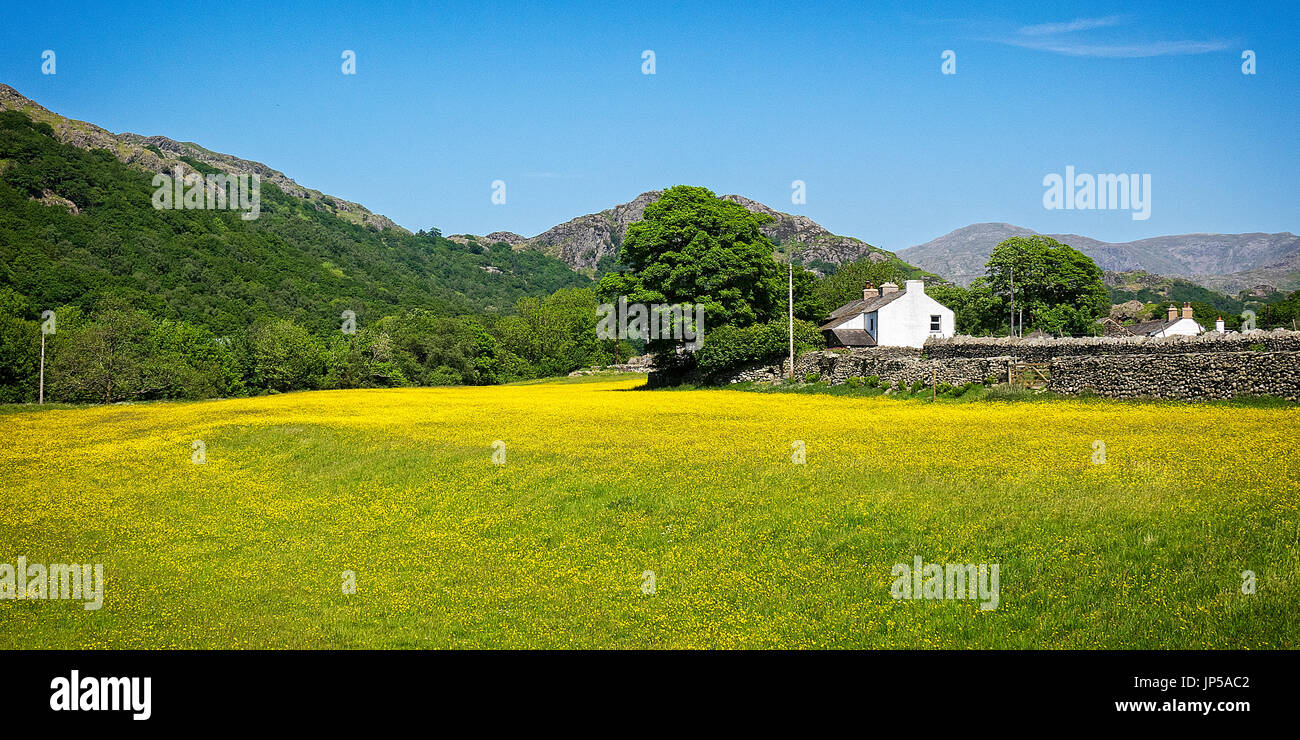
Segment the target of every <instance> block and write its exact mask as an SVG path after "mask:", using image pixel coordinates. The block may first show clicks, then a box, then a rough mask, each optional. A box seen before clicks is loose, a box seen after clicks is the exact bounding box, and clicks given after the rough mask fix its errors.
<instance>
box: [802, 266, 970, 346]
mask: <svg viewBox="0 0 1300 740" xmlns="http://www.w3.org/2000/svg"><path fill="white" fill-rule="evenodd" d="M955 328H956V317H955V316H954V314H953V312H952V310H951V309H949V308H948V307H947V306H944V305H943V304H942V303H940V302H938V301H936V300H935V299H933V298H931V297H930V296H928V295H926V294H925V283H924V282H922V281H920V280H908V281H907V282H906V283H905V284H904V287H903V289H902V290H899V289H898V286H897V285H896V284H894V283H885V284H884V285H882V286H880V288H879V290H877V289H876V288H873V287H872V285H871V283H867V285H866V287H865V288H864V289H863V291H862V300H860V301H853V302H851V303H847V304H845V305H843V306H840V307H839V308H837V309H835V310H834V311H833V312H831V315H830V320H829V321H827V322H826V323H825V324H822V326H821V331H822V334H823V335H824V336H825V337H826V344H827V346H830V347H876V346H881V347H920V346H922V345H924V344H925V340H927V339H929V338H930V337H951V336H952V335H953V333H954V331H955Z"/></svg>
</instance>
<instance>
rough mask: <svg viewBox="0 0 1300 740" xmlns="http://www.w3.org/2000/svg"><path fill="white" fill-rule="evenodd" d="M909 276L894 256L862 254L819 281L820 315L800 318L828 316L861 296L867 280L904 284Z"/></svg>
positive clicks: (875, 282)
mask: <svg viewBox="0 0 1300 740" xmlns="http://www.w3.org/2000/svg"><path fill="white" fill-rule="evenodd" d="M906 280H907V273H905V272H904V271H903V269H902V268H901V267H900V266H899V265H898V263H896V262H894V261H893V260H888V259H886V260H880V261H873V260H872V259H871V258H870V257H863V258H862V259H860V260H857V261H856V262H850V263H848V264H845V265H840V266H839V268H838V269H836V270H835V272H834V273H832V274H830V275H827V276H826V277H824V278H822V279H821V280H818V281H817V283H816V287H815V289H814V293H815V301H816V304H817V309H818V310H817V314H818V315H817V316H800V318H808V319H811V320H818V319H823V318H825V317H826V316H829V315H830V313H831V311H834V310H835V309H837V308H839V307H840V306H843V305H844V304H846V303H848V302H849V301H856V300H859V299H861V298H862V290H863V288H864V286H865V285H866V284H867V283H871V284H872V285H874V286H876V287H880V286H881V285H884V284H885V283H895V284H898V285H901V284H902V283H903V282H905V281H906ZM945 305H946V304H945ZM796 306H797V304H796ZM948 307H949V308H953V307H952V306H948ZM953 310H956V309H955V308H954V309H953ZM796 313H797V312H796Z"/></svg>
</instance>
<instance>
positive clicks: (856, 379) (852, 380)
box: [844, 375, 863, 388]
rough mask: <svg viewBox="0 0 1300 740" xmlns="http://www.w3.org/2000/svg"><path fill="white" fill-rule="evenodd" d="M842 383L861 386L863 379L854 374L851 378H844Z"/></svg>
mask: <svg viewBox="0 0 1300 740" xmlns="http://www.w3.org/2000/svg"><path fill="white" fill-rule="evenodd" d="M844 384H845V385H847V386H848V387H850V388H861V387H862V385H863V380H862V378H860V377H858V376H856V375H855V376H853V377H851V378H845V380H844Z"/></svg>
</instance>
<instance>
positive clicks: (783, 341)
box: [695, 321, 826, 375]
mask: <svg viewBox="0 0 1300 740" xmlns="http://www.w3.org/2000/svg"><path fill="white" fill-rule="evenodd" d="M786 332H787V326H786V323H785V322H784V321H773V322H770V323H767V324H754V325H752V326H746V327H736V326H731V325H730V324H724V325H722V326H719V327H718V328H716V329H710V330H708V331H706V332H705V335H704V346H702V347H700V351H699V352H697V353H696V355H695V359H696V362H697V364H698V366H699V368H700V370H701V371H703V372H704V373H705V374H706V375H713V374H715V373H718V372H721V371H724V370H731V369H735V368H738V367H741V366H743V365H746V364H749V363H755V362H768V361H775V360H779V359H780V358H781V357H783V356H784V355H785V353H786V351H787V348H788V346H789V345H788V344H787V342H788V341H789V338H788V335H787V333H786ZM794 344H795V352H796V353H799V352H805V351H807V350H809V349H818V348H821V347H824V346H825V344H826V340H825V339H824V338H823V337H822V335H821V332H819V331H817V325H816V324H812V323H810V322H807V321H795V323H794Z"/></svg>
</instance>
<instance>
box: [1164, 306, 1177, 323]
mask: <svg viewBox="0 0 1300 740" xmlns="http://www.w3.org/2000/svg"><path fill="white" fill-rule="evenodd" d="M1177 318H1178V307H1177V306H1175V305H1174V304H1172V303H1170V304H1169V313H1168V315H1166V317H1165V321H1174V320H1176V319H1177Z"/></svg>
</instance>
